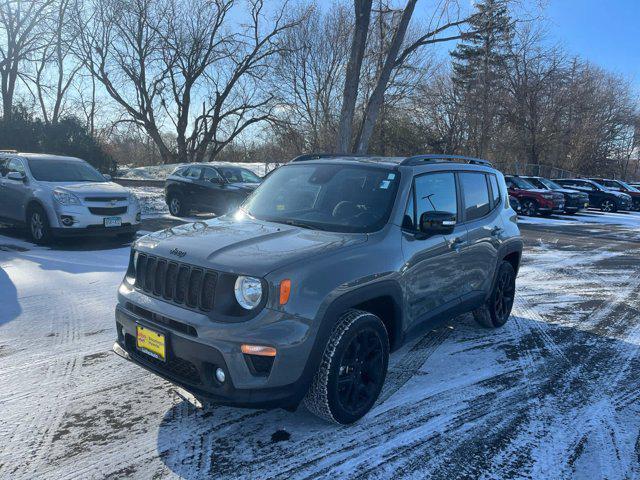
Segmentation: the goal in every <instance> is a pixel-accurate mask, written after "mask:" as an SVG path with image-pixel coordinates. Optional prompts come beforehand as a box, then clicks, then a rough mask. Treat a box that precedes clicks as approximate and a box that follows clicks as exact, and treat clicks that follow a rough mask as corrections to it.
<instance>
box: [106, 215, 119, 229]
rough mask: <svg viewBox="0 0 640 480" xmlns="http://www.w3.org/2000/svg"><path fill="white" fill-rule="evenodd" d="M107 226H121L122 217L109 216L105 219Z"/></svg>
mask: <svg viewBox="0 0 640 480" xmlns="http://www.w3.org/2000/svg"><path fill="white" fill-rule="evenodd" d="M104 226H105V227H121V226H122V217H107V218H105V219H104Z"/></svg>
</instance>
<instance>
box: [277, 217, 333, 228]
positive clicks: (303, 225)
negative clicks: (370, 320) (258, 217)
mask: <svg viewBox="0 0 640 480" xmlns="http://www.w3.org/2000/svg"><path fill="white" fill-rule="evenodd" d="M274 222H276V223H284V224H285V225H291V226H292V227H301V228H308V229H309V230H325V229H324V228H322V227H320V226H318V225H316V224H312V223H307V222H302V221H300V220H294V219H288V220H274Z"/></svg>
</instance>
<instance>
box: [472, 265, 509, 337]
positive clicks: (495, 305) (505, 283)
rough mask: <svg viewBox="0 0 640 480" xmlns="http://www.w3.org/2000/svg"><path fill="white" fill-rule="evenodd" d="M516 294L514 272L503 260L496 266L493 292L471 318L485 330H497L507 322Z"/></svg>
mask: <svg viewBox="0 0 640 480" xmlns="http://www.w3.org/2000/svg"><path fill="white" fill-rule="evenodd" d="M515 292H516V272H515V270H514V269H513V266H512V265H511V264H510V263H509V262H507V261H506V260H503V261H502V263H500V265H499V266H498V272H497V274H496V280H495V284H494V286H493V291H492V292H491V295H490V296H489V298H488V299H487V301H486V302H485V303H484V305H482V306H481V307H480V308H478V309H476V310H474V311H473V316H474V318H475V320H476V322H478V323H479V324H480V325H482V326H483V327H486V328H498V327H501V326H503V325H504V324H505V323H507V320H509V315H511V309H512V308H513V301H514V299H515Z"/></svg>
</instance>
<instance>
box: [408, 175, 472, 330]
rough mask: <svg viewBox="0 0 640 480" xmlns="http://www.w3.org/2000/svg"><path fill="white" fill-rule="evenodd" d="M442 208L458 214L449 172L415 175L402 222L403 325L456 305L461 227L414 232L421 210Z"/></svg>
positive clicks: (464, 233) (462, 239)
mask: <svg viewBox="0 0 640 480" xmlns="http://www.w3.org/2000/svg"><path fill="white" fill-rule="evenodd" d="M427 211H442V212H450V213H452V214H455V215H457V214H458V199H457V193H456V180H455V174H454V173H453V172H433V173H426V174H423V175H419V176H416V177H415V179H414V182H413V188H412V193H411V196H410V198H409V201H408V204H407V209H406V213H405V216H404V221H403V225H402V252H403V255H404V258H405V261H406V264H405V268H404V270H403V282H404V291H405V304H406V307H407V310H406V311H407V327H408V328H411V327H414V326H416V325H417V324H418V323H420V322H423V321H425V320H428V319H430V318H433V317H434V316H437V315H438V314H441V313H444V312H446V311H447V310H449V309H451V308H454V307H456V306H457V305H458V303H459V299H460V292H459V290H458V289H459V288H460V285H461V283H462V281H461V278H460V277H461V274H462V271H461V270H460V268H459V262H458V257H459V251H460V248H461V246H462V245H463V244H464V243H465V242H466V238H467V231H466V229H465V227H464V226H456V229H455V231H454V232H453V233H452V234H451V235H431V236H425V235H424V234H423V233H421V232H419V231H418V228H417V226H418V222H419V219H420V216H421V215H422V213H424V212H427Z"/></svg>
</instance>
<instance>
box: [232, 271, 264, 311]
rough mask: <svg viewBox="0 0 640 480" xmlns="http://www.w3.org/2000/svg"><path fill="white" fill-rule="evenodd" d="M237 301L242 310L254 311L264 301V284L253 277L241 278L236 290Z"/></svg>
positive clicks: (238, 280) (238, 279)
mask: <svg viewBox="0 0 640 480" xmlns="http://www.w3.org/2000/svg"><path fill="white" fill-rule="evenodd" d="M234 291H235V294H236V300H237V301H238V303H239V304H240V306H241V307H242V308H245V309H247V310H253V309H254V308H256V307H257V306H258V305H259V304H260V300H261V299H262V282H260V280H259V279H257V278H253V277H245V276H242V275H241V276H239V277H238V278H237V280H236V285H235V288H234Z"/></svg>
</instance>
